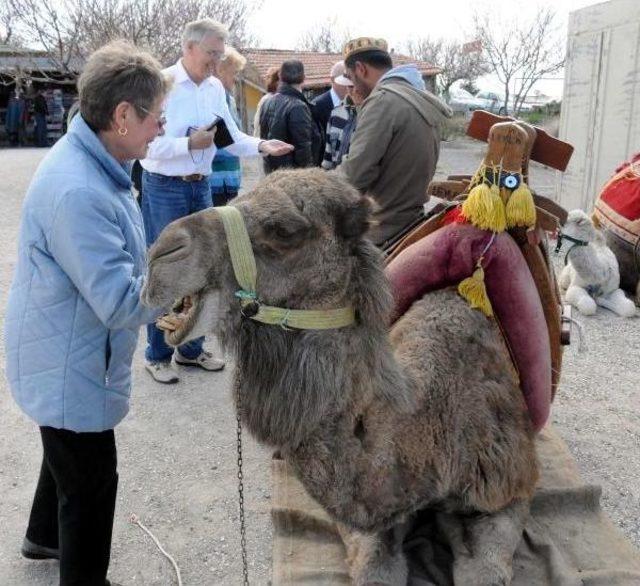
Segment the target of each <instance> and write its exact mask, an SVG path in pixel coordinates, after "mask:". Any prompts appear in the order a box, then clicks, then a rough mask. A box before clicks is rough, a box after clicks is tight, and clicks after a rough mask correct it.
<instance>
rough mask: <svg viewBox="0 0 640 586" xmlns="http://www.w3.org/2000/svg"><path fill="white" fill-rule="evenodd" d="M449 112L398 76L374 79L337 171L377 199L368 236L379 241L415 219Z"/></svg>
mask: <svg viewBox="0 0 640 586" xmlns="http://www.w3.org/2000/svg"><path fill="white" fill-rule="evenodd" d="M450 116H451V110H450V109H449V107H448V106H447V105H446V104H444V103H443V102H441V101H440V100H439V99H438V98H437V97H435V96H434V95H433V94H431V93H429V92H426V91H421V90H419V89H416V88H415V87H413V86H412V85H411V84H410V83H408V82H407V81H405V80H403V79H402V78H397V77H391V78H387V79H383V80H381V81H380V82H378V85H377V86H376V87H375V88H374V90H373V91H372V92H371V94H370V95H369V96H368V97H367V99H366V100H365V101H364V102H363V103H362V106H361V107H360V110H359V112H358V126H357V128H356V131H355V133H354V135H353V138H352V140H351V147H350V149H349V154H348V155H347V156H345V157H344V158H343V161H342V164H341V165H340V169H341V172H342V173H344V174H345V176H346V177H347V179H348V180H349V182H350V183H351V184H352V185H353V186H354V187H356V188H357V189H359V190H360V191H361V192H363V193H366V194H367V195H369V196H371V197H372V198H373V199H374V200H375V201H376V203H377V204H378V209H377V210H376V211H375V212H374V220H375V224H374V225H373V227H372V228H371V229H370V231H369V237H370V238H371V240H372V241H373V242H374V243H375V244H377V245H382V244H383V243H384V242H385V241H386V240H388V239H389V238H391V237H392V236H394V235H395V234H397V233H398V232H399V231H400V230H402V228H404V227H405V226H407V225H408V224H409V223H411V222H412V221H413V220H415V219H416V218H417V217H418V216H419V215H420V213H421V211H422V209H423V205H424V203H425V201H426V200H427V196H426V190H427V185H428V184H429V182H430V181H431V179H432V177H433V175H434V173H435V170H436V163H437V162H438V156H439V154H440V127H441V124H442V123H443V121H444V119H445V118H447V117H450Z"/></svg>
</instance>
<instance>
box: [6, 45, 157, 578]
mask: <svg viewBox="0 0 640 586" xmlns="http://www.w3.org/2000/svg"><path fill="white" fill-rule="evenodd" d="M78 91H79V102H80V112H79V114H78V115H76V116H75V117H74V118H73V120H72V122H71V124H70V126H69V129H68V132H67V134H66V135H65V136H64V137H63V138H62V139H61V140H59V141H58V142H57V143H56V145H55V146H54V147H53V148H52V149H51V151H50V152H49V153H48V154H47V156H46V157H45V158H44V159H43V161H42V163H41V164H40V166H39V167H38V170H37V172H36V174H35V176H34V178H33V180H32V181H31V185H30V186H29V190H28V192H27V194H26V198H25V201H24V207H23V210H22V219H21V226H20V240H19V246H18V261H17V266H16V270H15V275H14V280H13V284H12V286H11V291H10V293H9V301H8V306H7V314H6V322H5V343H6V349H7V352H6V354H7V375H8V379H9V384H10V387H11V391H12V393H13V396H14V398H15V400H16V402H17V403H18V405H19V406H20V407H21V408H22V410H23V411H24V412H25V413H26V414H27V415H28V416H29V417H30V418H31V419H33V420H34V421H35V423H36V424H37V425H38V426H39V428H40V436H41V439H42V446H43V461H42V466H41V469H40V477H39V480H38V485H37V488H36V492H35V497H34V500H33V505H32V509H31V516H30V518H29V524H28V527H27V532H26V536H25V538H24V542H23V545H22V554H23V555H24V556H25V557H27V558H31V559H47V558H56V559H59V560H60V585H61V586H71V585H74V586H80V585H82V586H106V585H108V584H110V582H109V581H108V580H107V578H106V576H107V569H108V566H109V558H110V552H111V531H112V526H113V514H114V507H115V501H116V490H117V483H118V474H117V470H116V460H117V457H116V444H115V437H114V431H113V428H114V427H115V426H116V425H117V424H118V423H119V422H120V421H121V420H122V419H123V418H124V417H125V415H126V414H127V411H128V409H129V394H130V390H131V362H132V358H133V352H134V349H135V347H136V342H137V339H138V330H139V328H140V326H141V325H143V324H147V323H150V322H153V321H154V320H155V318H156V317H158V316H159V314H160V311H159V310H154V309H150V308H148V307H144V306H143V305H142V303H141V302H140V290H141V289H142V285H143V279H144V274H145V269H146V262H145V261H146V244H145V238H144V230H143V225H142V217H141V214H140V210H139V209H138V206H137V205H136V203H135V200H134V199H133V196H132V194H131V180H130V178H129V163H130V161H131V160H132V159H142V158H144V157H145V156H146V152H147V147H148V145H149V143H150V142H151V141H152V140H153V139H154V138H155V137H156V136H158V135H159V134H162V132H163V131H162V128H163V125H164V118H163V115H162V111H161V110H162V102H163V99H164V97H165V94H166V92H167V82H166V81H165V79H164V77H163V76H162V74H161V69H160V66H159V64H158V63H157V62H156V61H155V59H153V58H152V57H151V56H150V55H148V54H147V53H144V52H142V51H140V50H138V49H137V48H136V47H135V46H133V45H131V44H129V43H125V42H115V43H112V44H110V45H107V46H105V47H102V48H101V49H99V50H98V51H96V52H95V53H94V54H93V55H91V56H90V58H89V59H88V61H87V63H86V65H85V67H84V70H83V72H82V74H81V76H80V79H79V81H78Z"/></svg>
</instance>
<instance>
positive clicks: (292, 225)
mask: <svg viewBox="0 0 640 586" xmlns="http://www.w3.org/2000/svg"><path fill="white" fill-rule="evenodd" d="M263 229H264V243H265V244H266V245H267V246H268V247H271V248H277V249H278V250H283V249H291V250H293V249H299V247H300V246H301V245H302V244H303V243H304V242H305V241H307V240H310V239H312V238H313V236H314V229H313V225H312V224H311V222H309V220H307V219H306V218H305V217H304V216H303V215H301V214H298V213H286V212H283V213H282V215H281V216H279V217H278V218H273V219H272V220H270V221H266V222H265V223H264V224H263Z"/></svg>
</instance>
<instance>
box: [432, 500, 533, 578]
mask: <svg viewBox="0 0 640 586" xmlns="http://www.w3.org/2000/svg"><path fill="white" fill-rule="evenodd" d="M529 504H530V503H529V501H521V500H518V501H514V502H513V503H511V504H510V505H509V506H507V507H505V508H504V509H502V510H501V511H498V512H497V513H492V514H483V515H476V516H468V517H463V516H461V515H459V514H458V515H454V514H439V515H438V524H439V526H440V528H441V529H442V531H443V532H444V533H445V534H446V535H447V537H448V539H449V543H450V545H451V549H452V552H453V556H454V564H453V581H454V584H456V586H457V585H458V584H460V585H462V584H473V585H474V586H508V585H509V584H511V579H512V577H513V568H512V564H513V556H514V554H515V551H516V549H517V547H518V544H519V543H520V540H521V539H522V532H523V531H524V527H525V525H526V523H527V519H528V518H529Z"/></svg>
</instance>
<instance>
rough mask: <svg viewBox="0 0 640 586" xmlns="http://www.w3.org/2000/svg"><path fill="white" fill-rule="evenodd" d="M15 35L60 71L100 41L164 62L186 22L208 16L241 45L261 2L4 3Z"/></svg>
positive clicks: (70, 0)
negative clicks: (128, 45)
mask: <svg viewBox="0 0 640 586" xmlns="http://www.w3.org/2000/svg"><path fill="white" fill-rule="evenodd" d="M7 1H8V2H9V5H10V9H11V10H12V13H13V14H15V18H16V20H17V23H18V27H19V31H20V32H21V33H22V34H23V36H24V38H25V40H26V41H27V42H28V43H30V44H31V45H34V46H38V47H40V48H41V49H43V50H44V51H45V52H46V53H47V54H48V55H49V57H50V58H51V59H52V60H53V62H54V63H55V64H56V68H58V69H59V70H60V71H61V72H62V73H65V74H72V73H73V70H74V69H77V67H78V60H79V59H82V58H86V56H87V55H88V54H89V53H91V52H92V51H94V50H95V49H97V48H98V47H100V46H101V45H104V44H105V43H107V42H109V41H111V40H114V39H118V38H125V39H128V40H130V41H132V42H133V43H135V44H137V45H140V46H144V47H146V48H147V49H149V50H150V51H151V52H152V53H153V54H154V55H155V56H156V57H157V58H158V59H159V60H160V61H161V62H162V63H164V64H169V63H171V62H172V61H174V60H175V59H177V57H178V55H179V53H180V39H181V36H182V30H183V28H184V26H185V25H186V23H187V22H189V21H192V20H196V19H198V18H204V17H210V18H214V19H216V20H219V21H220V22H222V23H224V24H226V25H227V27H228V28H229V31H230V42H231V43H232V44H234V45H236V46H238V47H243V46H246V45H247V44H248V43H250V42H251V40H252V37H251V36H250V34H249V33H248V30H247V19H248V17H249V15H250V14H251V13H252V11H253V10H255V9H256V8H257V7H258V6H259V3H260V0H7Z"/></svg>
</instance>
